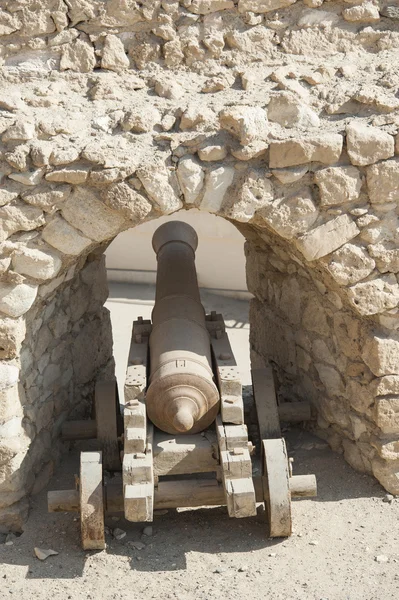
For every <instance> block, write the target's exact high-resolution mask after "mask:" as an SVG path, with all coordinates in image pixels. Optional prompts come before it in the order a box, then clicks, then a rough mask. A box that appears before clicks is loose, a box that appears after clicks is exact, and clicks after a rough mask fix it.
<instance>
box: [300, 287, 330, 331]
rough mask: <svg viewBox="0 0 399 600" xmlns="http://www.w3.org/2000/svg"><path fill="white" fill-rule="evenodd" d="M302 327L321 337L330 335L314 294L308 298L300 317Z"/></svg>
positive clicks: (322, 311) (321, 307)
mask: <svg viewBox="0 0 399 600" xmlns="http://www.w3.org/2000/svg"><path fill="white" fill-rule="evenodd" d="M302 327H303V328H304V329H305V330H307V331H312V332H314V333H317V334H318V335H322V336H325V337H327V336H329V335H330V328H329V326H328V323H327V317H326V313H325V311H324V308H323V306H322V305H321V304H320V302H319V299H318V298H317V296H316V295H315V294H312V295H310V296H309V298H308V300H307V303H306V306H305V310H304V311H303V316H302Z"/></svg>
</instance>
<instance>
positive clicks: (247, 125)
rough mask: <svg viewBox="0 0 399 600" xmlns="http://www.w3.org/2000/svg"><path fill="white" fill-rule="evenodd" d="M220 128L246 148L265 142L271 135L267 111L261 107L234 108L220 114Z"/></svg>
mask: <svg viewBox="0 0 399 600" xmlns="http://www.w3.org/2000/svg"><path fill="white" fill-rule="evenodd" d="M219 121H220V126H221V128H222V129H225V130H226V131H229V132H230V133H232V134H233V135H234V136H235V137H237V138H238V139H239V140H240V143H241V144H243V145H244V146H245V145H247V144H250V143H251V142H253V141H255V140H265V139H267V137H268V134H269V130H270V128H269V124H268V120H267V114H266V111H265V110H263V108H260V106H259V107H258V106H232V107H230V108H226V109H224V110H222V111H221V112H220V114H219Z"/></svg>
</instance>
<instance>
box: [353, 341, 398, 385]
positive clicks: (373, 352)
mask: <svg viewBox="0 0 399 600" xmlns="http://www.w3.org/2000/svg"><path fill="white" fill-rule="evenodd" d="M398 356H399V340H398V338H397V336H396V335H395V334H393V335H392V337H391V338H387V337H383V336H382V335H377V334H376V335H371V336H370V337H369V338H368V339H367V340H366V342H365V344H364V347H363V351H362V358H363V360H364V362H365V363H366V365H367V366H368V367H369V369H370V370H371V371H372V372H373V373H374V375H376V376H377V377H382V376H383V375H399V360H398Z"/></svg>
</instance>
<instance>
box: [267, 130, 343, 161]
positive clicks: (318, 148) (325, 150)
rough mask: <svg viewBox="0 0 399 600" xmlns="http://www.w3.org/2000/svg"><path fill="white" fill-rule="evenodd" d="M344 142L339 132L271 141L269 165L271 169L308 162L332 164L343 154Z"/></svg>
mask: <svg viewBox="0 0 399 600" xmlns="http://www.w3.org/2000/svg"><path fill="white" fill-rule="evenodd" d="M342 144H343V139H342V135H339V134H338V133H326V134H325V135H323V136H321V135H320V136H314V137H311V138H307V139H291V140H283V141H279V142H271V144H270V158H269V165H270V168H271V169H281V168H284V167H294V166H296V165H303V164H305V163H308V162H321V163H323V164H326V165H330V164H333V163H335V162H337V161H338V159H339V157H340V156H341V152H342Z"/></svg>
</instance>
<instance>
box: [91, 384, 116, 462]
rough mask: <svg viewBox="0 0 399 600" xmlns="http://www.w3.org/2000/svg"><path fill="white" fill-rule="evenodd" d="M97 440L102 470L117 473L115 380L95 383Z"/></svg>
mask: <svg viewBox="0 0 399 600" xmlns="http://www.w3.org/2000/svg"><path fill="white" fill-rule="evenodd" d="M94 403H95V411H96V428H97V439H98V441H99V442H100V444H101V449H102V452H103V464H104V468H105V469H107V470H109V471H119V470H120V468H121V459H120V454H119V441H118V424H117V414H118V405H119V400H118V392H117V386H116V380H115V379H112V380H110V381H97V382H96V387H95V392H94Z"/></svg>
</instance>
